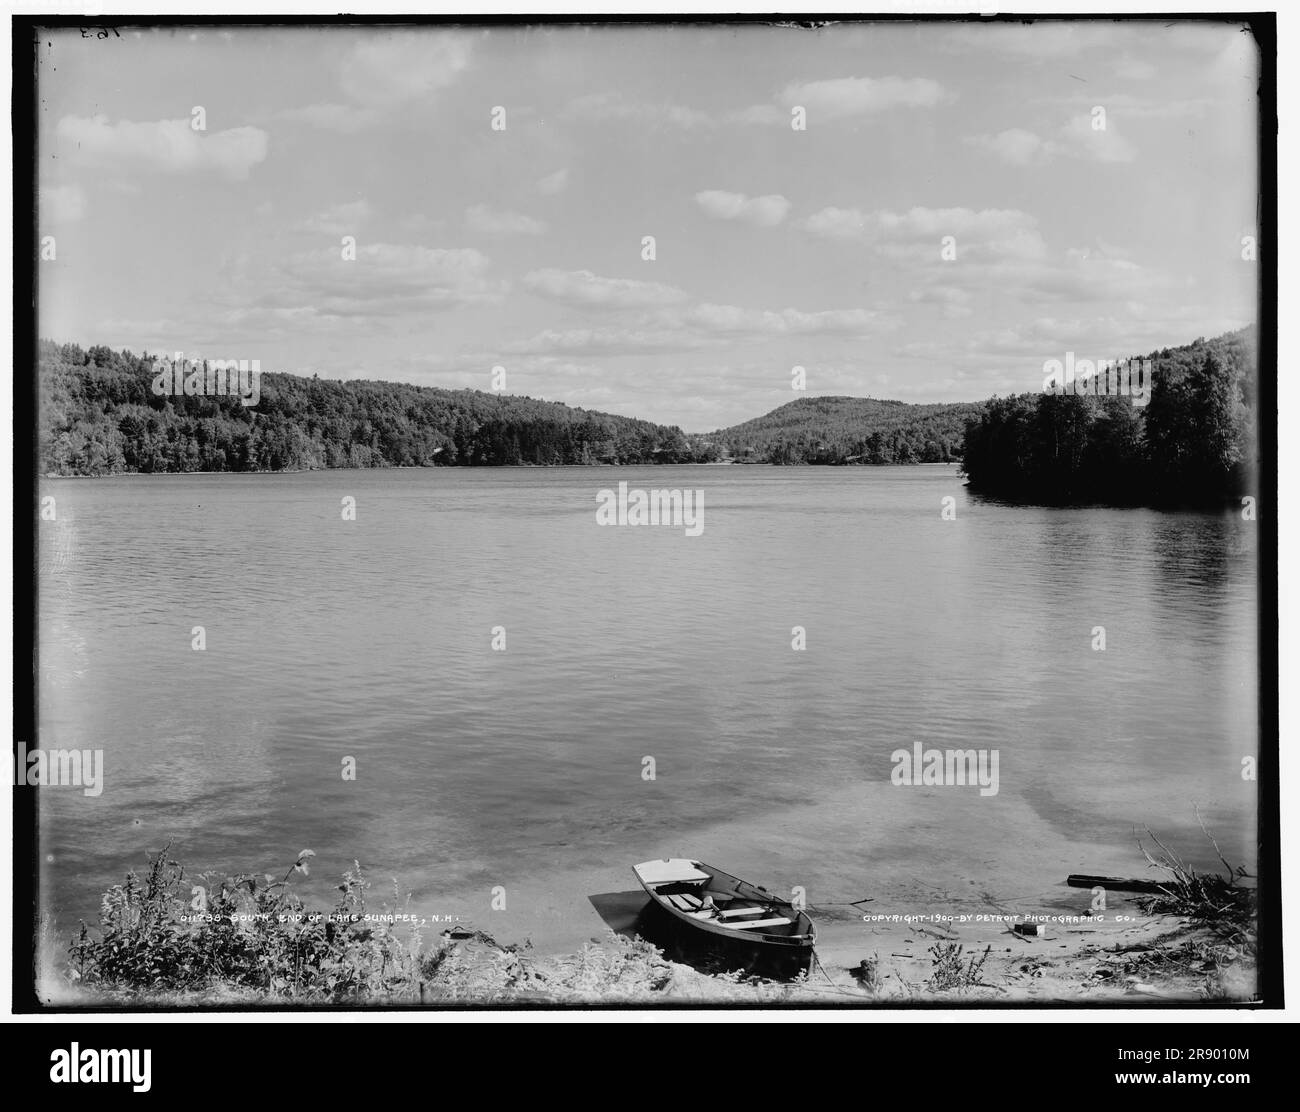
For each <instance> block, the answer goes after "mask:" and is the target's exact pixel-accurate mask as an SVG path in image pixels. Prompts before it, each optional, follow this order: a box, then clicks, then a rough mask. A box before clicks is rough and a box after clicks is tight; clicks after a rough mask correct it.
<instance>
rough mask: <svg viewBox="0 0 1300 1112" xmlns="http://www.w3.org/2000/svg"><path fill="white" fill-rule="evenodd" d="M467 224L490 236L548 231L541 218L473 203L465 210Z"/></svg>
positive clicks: (534, 234)
mask: <svg viewBox="0 0 1300 1112" xmlns="http://www.w3.org/2000/svg"><path fill="white" fill-rule="evenodd" d="M465 224H466V226H467V227H469V228H470V229H471V230H472V231H475V232H482V233H484V234H485V235H490V236H538V235H541V234H542V233H543V232H545V231H546V225H545V224H544V223H543V222H542V221H541V220H534V219H533V218H532V217H531V216H525V215H524V214H523V213H522V212H510V211H509V210H506V209H492V208H489V207H488V206H487V205H472V206H471V207H470V208H467V209H466V210H465Z"/></svg>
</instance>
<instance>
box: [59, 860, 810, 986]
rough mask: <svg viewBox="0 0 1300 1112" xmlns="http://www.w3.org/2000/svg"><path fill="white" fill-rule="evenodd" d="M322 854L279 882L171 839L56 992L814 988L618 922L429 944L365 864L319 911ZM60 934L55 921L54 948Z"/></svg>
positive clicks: (103, 914)
mask: <svg viewBox="0 0 1300 1112" xmlns="http://www.w3.org/2000/svg"><path fill="white" fill-rule="evenodd" d="M314 856H315V854H314V853H312V851H311V850H303V851H302V853H300V854H299V855H298V857H297V859H296V860H295V861H294V862H293V863H292V864H291V865H290V866H289V867H288V869H287V870H286V871H285V872H284V874H283V875H282V876H280V877H279V879H277V878H276V875H275V874H266V873H260V874H254V873H241V874H237V875H234V876H228V877H222V878H216V879H214V878H211V877H207V876H199V877H191V876H189V875H188V874H187V873H186V870H185V868H184V866H183V865H182V864H181V863H180V862H179V861H176V860H174V859H173V858H172V857H171V844H170V843H168V845H167V846H165V847H164V848H163V849H162V850H161V851H160V852H158V853H156V854H152V855H150V856H149V859H148V866H147V868H146V869H145V870H144V873H143V875H139V874H137V873H136V872H135V871H134V870H132V871H131V872H130V873H128V874H127V876H126V878H125V880H124V882H123V883H122V884H119V885H114V886H113V887H112V888H110V889H109V890H108V891H107V892H105V893H104V896H103V899H102V901H101V905H100V915H99V925H98V929H97V930H93V929H91V928H90V927H88V926H87V925H86V924H85V923H84V922H83V923H82V924H81V926H80V930H79V931H78V932H77V935H76V936H75V937H74V938H73V939H72V941H71V944H70V946H69V947H68V951H67V961H66V963H65V968H64V970H63V983H62V984H61V985H59V986H57V988H58V991H57V996H58V997H59V998H60V1000H61V1001H66V1000H69V999H71V1001H72V1002H78V1001H79V1002H85V1003H90V1002H94V1003H101V1004H109V1005H120V1006H131V1005H140V1004H153V1005H158V1004H161V1005H173V1006H194V1005H209V1006H214V1005H215V1006H220V1005H231V1004H250V1003H251V1004H263V1005H268V1006H274V1005H284V1004H294V1005H319V1006H349V1005H352V1006H355V1005H372V1006H373V1005H400V1006H411V1005H418V1004H427V1005H437V1004H444V1005H445V1004H451V1005H456V1004H476V1005H484V1004H487V1005H491V1004H504V1003H511V1004H528V1003H537V1004H554V1003H570V1004H580V1003H650V1002H654V1001H658V1000H665V999H670V998H671V999H674V1000H677V1001H683V1000H687V1001H690V1000H700V1001H703V1000H710V1001H719V1000H727V1001H733V1002H743V1003H780V1002H783V1001H785V1000H788V999H790V998H791V996H792V994H794V993H797V992H798V990H799V988H800V987H801V986H802V984H803V982H802V981H796V982H794V983H778V982H772V981H765V980H762V979H758V978H752V977H745V976H743V975H741V974H739V973H735V974H721V975H707V974H703V973H697V972H696V971H695V970H693V969H690V968H689V967H686V966H682V965H676V964H673V963H670V962H668V961H667V960H666V959H665V958H664V957H663V955H662V953H660V951H659V950H658V949H656V948H655V947H654V946H652V945H650V944H649V943H647V942H644V941H641V940H639V939H628V938H624V937H622V936H619V935H616V934H614V933H613V932H612V931H611V932H608V933H607V935H606V937H604V938H603V939H593V940H592V941H591V942H590V943H588V944H587V945H585V946H583V947H582V949H581V950H579V951H578V952H577V953H576V954H568V955H564V956H561V957H539V956H537V955H535V954H533V953H532V950H531V946H530V945H529V944H528V943H524V944H523V945H522V946H515V945H502V944H501V943H499V942H497V941H496V939H495V938H493V937H492V936H491V935H490V934H488V933H486V932H484V931H481V930H468V929H466V930H459V929H458V930H454V931H453V930H448V931H444V932H442V934H440V935H438V936H437V937H435V938H432V939H428V940H426V939H425V938H424V937H422V935H421V932H420V931H419V930H418V928H416V927H414V926H409V927H408V926H404V925H403V926H399V925H398V924H397V923H394V922H387V921H385V919H386V917H387V916H390V915H392V914H397V913H400V912H403V909H404V908H405V907H406V906H407V902H408V901H403V900H402V899H401V898H400V893H399V892H398V890H397V888H396V884H394V889H393V892H392V898H391V900H390V901H388V903H387V904H385V905H384V907H383V908H382V909H381V910H380V911H379V912H378V914H371V913H370V911H369V908H370V905H369V903H368V899H367V896H368V892H369V890H370V888H371V884H370V882H369V881H368V880H367V879H366V877H365V876H364V874H363V871H362V869H361V866H360V865H359V864H358V863H356V862H354V863H353V867H352V868H351V869H349V870H348V871H347V872H346V873H345V874H344V875H343V880H342V883H341V884H340V885H339V886H338V891H339V898H338V901H337V903H336V904H335V906H334V907H333V908H332V909H330V910H329V911H318V910H312V909H309V908H308V907H307V906H306V905H305V904H304V903H303V901H302V900H301V899H300V898H299V897H298V896H297V895H296V893H295V892H294V890H293V881H294V879H295V878H296V877H298V876H305V875H308V874H309V870H310V868H311V859H312V858H313V857H314ZM196 886H197V887H198V888H202V890H203V894H202V895H201V896H200V895H196V894H195V891H196ZM408 900H409V898H408ZM51 934H52V928H51V927H50V926H49V924H48V923H46V924H45V925H44V926H43V928H42V941H43V950H44V952H45V953H47V954H48V953H49V950H50V945H49V943H50V935H51ZM47 995H48V996H51V997H52V996H54V995H56V993H54V992H47Z"/></svg>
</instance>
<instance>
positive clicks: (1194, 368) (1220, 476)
mask: <svg viewBox="0 0 1300 1112" xmlns="http://www.w3.org/2000/svg"><path fill="white" fill-rule="evenodd" d="M1147 358H1149V359H1150V360H1151V365H1152V377H1153V382H1152V385H1151V393H1150V397H1149V401H1148V402H1147V404H1146V405H1145V406H1138V405H1134V404H1133V402H1132V400H1131V399H1130V398H1128V397H1105V396H1103V397H1091V396H1087V395H1084V396H1078V395H1065V394H1048V393H1043V394H1021V395H1018V396H1016V397H1009V398H1001V399H999V398H994V399H993V400H992V401H990V402H988V403H987V406H986V408H985V410H984V412H983V413H982V414H981V415H980V416H978V417H976V418H973V419H972V420H971V421H970V423H969V424H968V426H967V429H966V437H965V450H964V453H963V462H962V466H963V468H964V470H965V472H966V474H967V476H968V479H969V483H970V486H971V488H972V489H973V490H975V491H979V492H982V493H986V494H991V495H994V496H997V497H1005V498H1008V499H1013V500H1029V501H1036V502H1080V501H1098V502H1119V503H1123V502H1130V503H1135V502H1142V503H1189V504H1190V503H1213V502H1218V501H1222V500H1224V499H1227V498H1231V497H1234V496H1237V495H1240V494H1243V493H1248V492H1250V491H1251V490H1252V489H1253V486H1252V483H1253V479H1254V474H1255V469H1256V467H1257V466H1258V459H1257V454H1258V453H1257V444H1256V429H1257V416H1256V415H1257V399H1256V382H1257V377H1256V376H1257V370H1256V367H1257V362H1258V346H1257V333H1256V331H1255V329H1254V328H1245V329H1242V330H1240V331H1238V332H1230V333H1228V334H1226V335H1223V336H1219V337H1217V338H1216V339H1213V340H1208V341H1207V340H1205V339H1198V340H1196V341H1195V342H1194V343H1191V344H1187V345H1185V346H1183V347H1178V348H1165V349H1164V350H1162V351H1156V352H1152V353H1151V354H1150V356H1148V357H1147Z"/></svg>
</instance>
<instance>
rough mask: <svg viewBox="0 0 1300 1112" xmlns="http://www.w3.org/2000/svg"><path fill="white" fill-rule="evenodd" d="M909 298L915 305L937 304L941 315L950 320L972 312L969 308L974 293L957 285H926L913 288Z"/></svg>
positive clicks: (966, 315) (973, 298)
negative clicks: (917, 288) (922, 287)
mask: <svg viewBox="0 0 1300 1112" xmlns="http://www.w3.org/2000/svg"><path fill="white" fill-rule="evenodd" d="M909 299H910V300H911V301H912V302H913V303H915V304H917V305H938V306H939V307H940V309H941V310H942V311H943V315H944V316H945V317H948V318H949V319H951V320H955V319H957V318H960V317H969V316H970V315H971V314H972V313H973V312H974V310H973V309H972V308H971V302H972V301H974V300H975V297H974V295H973V294H972V293H971V292H970V291H969V290H963V289H961V288H960V287H958V286H927V287H925V288H924V289H919V290H913V291H912V292H911V294H910V295H909Z"/></svg>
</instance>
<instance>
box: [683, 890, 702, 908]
mask: <svg viewBox="0 0 1300 1112" xmlns="http://www.w3.org/2000/svg"><path fill="white" fill-rule="evenodd" d="M677 898H678V899H680V900H685V901H686V905H687V906H688V907H692V908H697V907H702V906H703V905H704V901H703V900H702V899H700V897H699V896H697V895H696V894H695V893H694V892H683V893H681V895H679V896H678V897H677Z"/></svg>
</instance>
